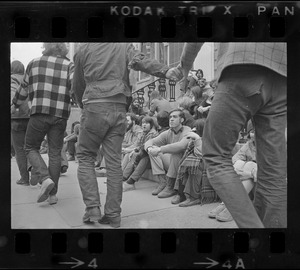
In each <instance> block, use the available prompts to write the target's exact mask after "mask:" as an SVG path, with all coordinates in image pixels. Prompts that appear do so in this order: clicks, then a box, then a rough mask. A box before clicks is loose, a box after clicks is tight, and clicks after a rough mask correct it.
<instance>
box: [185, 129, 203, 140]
mask: <svg viewBox="0 0 300 270" xmlns="http://www.w3.org/2000/svg"><path fill="white" fill-rule="evenodd" d="M186 138H187V139H192V140H197V139H199V138H200V136H199V135H198V134H197V133H195V132H193V131H191V132H189V133H188V134H186Z"/></svg>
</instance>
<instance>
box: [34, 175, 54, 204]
mask: <svg viewBox="0 0 300 270" xmlns="http://www.w3.org/2000/svg"><path fill="white" fill-rule="evenodd" d="M54 185H55V184H54V182H53V181H52V180H51V179H50V178H47V179H46V180H44V181H43V182H42V187H41V192H40V194H39V196H38V200H37V202H38V203H40V202H44V201H46V200H47V199H48V197H49V193H50V191H51V190H52V189H53V188H54Z"/></svg>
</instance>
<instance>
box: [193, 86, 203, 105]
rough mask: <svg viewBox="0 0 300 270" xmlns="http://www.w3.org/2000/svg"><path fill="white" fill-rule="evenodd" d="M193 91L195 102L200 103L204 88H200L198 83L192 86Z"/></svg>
mask: <svg viewBox="0 0 300 270" xmlns="http://www.w3.org/2000/svg"><path fill="white" fill-rule="evenodd" d="M191 92H192V93H193V95H194V97H195V102H196V103H199V102H200V101H201V100H202V93H203V90H202V89H201V88H200V86H198V85H197V86H194V87H192V88H191Z"/></svg>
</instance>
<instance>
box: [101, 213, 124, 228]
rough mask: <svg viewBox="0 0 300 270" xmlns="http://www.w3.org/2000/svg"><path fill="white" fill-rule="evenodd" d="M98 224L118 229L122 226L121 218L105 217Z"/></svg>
mask: <svg viewBox="0 0 300 270" xmlns="http://www.w3.org/2000/svg"><path fill="white" fill-rule="evenodd" d="M98 222H99V223H100V224H109V225H110V226H111V227H114V228H118V227H120V226H121V217H108V216H106V215H104V216H103V217H102V218H101V219H100V220H98Z"/></svg>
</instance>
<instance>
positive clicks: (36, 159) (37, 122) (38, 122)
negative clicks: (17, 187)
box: [25, 114, 60, 184]
mask: <svg viewBox="0 0 300 270" xmlns="http://www.w3.org/2000/svg"><path fill="white" fill-rule="evenodd" d="M46 119H47V115H44V114H35V115H32V116H30V119H29V122H28V126H27V132H26V136H25V151H26V154H27V158H28V160H29V162H30V164H31V165H32V167H33V168H32V169H33V170H34V172H35V175H36V177H38V179H39V182H40V184H41V183H42V182H43V181H44V180H46V179H47V178H51V177H50V174H49V171H48V168H47V165H46V163H45V161H44V159H43V158H42V156H41V154H40V147H41V144H42V142H43V140H44V137H45V135H46V134H47V130H48V123H46ZM59 161H60V159H59Z"/></svg>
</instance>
